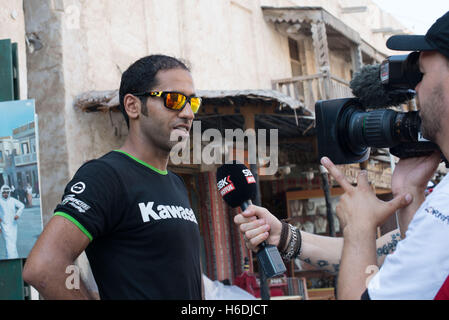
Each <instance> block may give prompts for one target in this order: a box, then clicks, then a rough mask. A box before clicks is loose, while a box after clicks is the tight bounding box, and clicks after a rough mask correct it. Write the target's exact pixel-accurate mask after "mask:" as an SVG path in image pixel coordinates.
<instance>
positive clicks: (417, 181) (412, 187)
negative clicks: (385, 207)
mask: <svg viewBox="0 0 449 320" xmlns="http://www.w3.org/2000/svg"><path fill="white" fill-rule="evenodd" d="M440 160H441V157H440V154H439V153H438V152H435V153H433V154H431V155H429V156H424V157H417V158H408V159H400V160H399V162H398V163H397V164H396V167H395V169H394V172H393V177H392V180H391V190H392V192H393V196H396V195H399V194H404V193H409V194H411V195H412V196H413V202H412V203H411V204H410V205H409V206H407V207H406V208H404V209H401V210H400V211H399V214H398V222H399V229H400V230H401V238H405V233H406V231H407V229H408V225H409V223H410V221H411V220H412V219H413V217H414V215H415V212H416V211H417V210H418V209H419V207H420V206H421V204H422V203H423V201H424V199H425V195H424V192H425V190H426V188H427V183H428V182H429V180H430V179H431V178H432V176H433V174H434V173H435V170H436V169H437V167H438V164H439V163H440Z"/></svg>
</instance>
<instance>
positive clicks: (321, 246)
mask: <svg viewBox="0 0 449 320" xmlns="http://www.w3.org/2000/svg"><path fill="white" fill-rule="evenodd" d="M256 217H257V218H258V219H257V220H256ZM234 222H235V223H236V224H237V225H238V226H239V228H240V231H241V232H242V233H243V234H244V235H245V238H246V246H247V247H248V248H249V249H251V250H255V249H256V247H257V245H258V244H260V243H261V242H262V241H265V240H266V241H267V242H268V243H269V244H272V245H275V246H278V245H279V240H280V234H281V222H280V221H279V220H278V219H277V218H276V217H275V216H274V215H272V214H271V213H270V212H269V211H268V210H267V209H265V208H262V207H258V206H254V205H252V206H250V207H248V209H247V210H245V211H244V212H243V213H241V214H238V215H236V216H235V218H234ZM289 238H290V234H289V237H288V238H287V243H288V241H289ZM301 238H302V241H301V250H300V255H299V257H298V258H299V259H300V260H302V261H304V262H306V263H308V264H310V265H312V266H313V267H315V268H317V269H320V270H324V271H328V272H330V273H332V274H337V273H338V271H339V269H340V262H341V253H342V250H343V238H335V237H325V236H320V235H316V234H312V233H308V232H305V231H301ZM399 239H400V235H399V229H397V230H393V231H391V232H389V233H387V234H385V235H383V236H382V237H380V238H379V239H377V240H376V251H377V265H378V266H380V265H382V263H383V261H384V259H385V257H386V255H387V254H389V253H391V252H393V251H394V249H395V248H396V244H397V242H398V241H399Z"/></svg>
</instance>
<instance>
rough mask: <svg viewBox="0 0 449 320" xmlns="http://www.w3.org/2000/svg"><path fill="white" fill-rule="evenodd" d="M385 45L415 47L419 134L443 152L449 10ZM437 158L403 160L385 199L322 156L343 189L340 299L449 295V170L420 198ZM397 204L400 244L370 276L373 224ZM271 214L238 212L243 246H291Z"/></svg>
mask: <svg viewBox="0 0 449 320" xmlns="http://www.w3.org/2000/svg"><path fill="white" fill-rule="evenodd" d="M387 46H388V47H389V48H390V49H393V50H403V51H418V52H420V57H419V68H420V71H421V72H422V73H423V78H422V80H421V81H420V82H419V83H418V85H417V86H416V88H415V90H416V92H417V102H418V103H419V107H420V117H421V120H422V124H421V130H422V133H423V136H424V137H425V138H426V139H428V140H430V141H433V142H435V143H436V144H437V145H438V146H439V148H440V150H441V151H442V153H443V155H444V156H445V157H446V158H448V156H449V140H448V135H449V127H448V126H447V125H446V126H445V125H444V124H445V122H448V123H449V12H448V13H446V14H445V15H444V16H442V17H441V18H440V19H438V20H437V21H436V22H435V23H434V24H433V25H432V27H431V28H430V29H429V31H428V32H427V34H426V35H425V36H416V35H400V36H393V37H391V38H390V39H389V40H388V41H387ZM439 162H440V155H439V154H437V153H434V154H432V155H430V156H425V157H419V158H409V159H401V160H400V161H399V163H398V164H397V165H396V168H395V170H394V173H393V178H392V192H393V195H394V199H393V200H391V201H389V202H384V201H381V200H379V199H378V198H377V197H376V195H375V193H374V191H373V190H372V188H371V186H370V184H369V182H368V179H367V175H366V172H362V173H361V174H359V176H358V180H357V186H356V187H354V186H352V185H351V184H350V183H349V182H348V181H347V180H346V177H345V176H344V175H343V174H342V173H341V172H340V171H339V170H338V169H337V167H336V166H335V165H334V164H333V163H332V161H331V160H329V159H328V158H326V157H324V158H323V159H321V163H322V165H323V166H325V167H326V168H327V169H328V171H329V173H330V174H331V175H332V176H333V177H334V178H335V179H336V181H337V182H338V183H339V184H340V185H341V186H342V188H343V189H344V190H345V194H344V195H343V196H342V197H341V199H340V202H339V204H338V206H337V215H338V217H339V219H340V224H341V227H342V230H343V235H344V242H343V249H342V251H341V265H340V270H339V278H338V298H339V299H360V298H362V299H384V300H385V299H449V251H448V250H447V244H448V243H449V186H448V183H449V177H445V178H444V179H443V180H442V181H441V182H440V183H439V185H438V186H437V187H436V188H435V189H434V191H433V192H432V193H431V194H430V195H429V196H428V197H427V198H425V189H426V186H427V182H428V181H429V180H430V178H431V177H432V175H433V174H434V172H435V170H436V168H437V166H438V163H439ZM398 209H399V212H398V218H399V227H400V230H401V234H402V239H403V240H401V241H400V242H399V243H398V245H397V249H396V251H395V253H394V254H392V255H388V256H387V257H386V259H385V261H384V263H383V265H382V268H381V269H380V270H379V272H377V273H376V274H375V275H374V276H372V274H371V273H368V272H367V270H372V269H369V267H370V266H372V265H377V261H376V227H377V226H379V225H381V224H382V223H383V222H384V221H385V220H386V219H387V218H388V217H389V216H391V215H392V214H394V213H395V212H396V210H398ZM254 216H258V217H259V218H263V220H262V222H264V223H266V224H268V226H267V225H266V224H263V225H260V222H256V221H255V220H254ZM271 217H273V216H272V215H268V214H267V212H265V211H264V210H263V209H262V208H258V207H254V206H253V207H250V208H248V209H247V210H246V212H244V213H242V214H241V215H238V216H236V218H235V222H236V223H237V224H239V225H240V229H241V231H242V232H244V233H245V238H246V239H247V246H248V247H250V248H253V247H254V245H255V244H257V243H259V242H261V241H263V240H265V239H267V238H268V237H269V238H271V239H269V240H268V242H270V241H271V242H272V243H275V244H278V243H279V242H281V244H280V246H281V247H280V250H281V251H283V250H284V251H285V250H289V245H288V244H289V243H290V242H291V240H290V239H292V237H291V234H292V232H289V233H288V234H289V236H288V238H287V240H285V235H284V237H282V231H281V227H280V222H279V221H278V220H277V219H275V218H274V219H272V218H271ZM268 230H271V231H270V234H267V232H266V231H268ZM292 231H293V230H292ZM297 235H298V232H297ZM296 238H299V239H297V240H296V242H298V243H300V245H299V247H300V248H301V247H303V248H304V250H305V249H306V247H310V246H312V245H313V243H312V242H311V241H312V240H313V239H312V238H309V237H308V235H307V234H305V233H304V232H301V233H299V237H298V236H297V237H296ZM379 240H380V239H378V240H377V241H379ZM334 241H337V240H334ZM285 243H287V246H286V245H285ZM328 243H329V242H328ZM296 247H298V246H296ZM334 248H335V249H336V251H335V252H334V254H333V255H334V256H335V255H336V256H337V259H338V254H339V252H340V251H338V248H337V247H334ZM300 250H302V249H298V250H297V251H295V252H296V253H298V252H299V256H301V255H302V254H303V253H304V252H302V253H301V251H300ZM329 254H331V253H330V251H329ZM368 277H369V278H368Z"/></svg>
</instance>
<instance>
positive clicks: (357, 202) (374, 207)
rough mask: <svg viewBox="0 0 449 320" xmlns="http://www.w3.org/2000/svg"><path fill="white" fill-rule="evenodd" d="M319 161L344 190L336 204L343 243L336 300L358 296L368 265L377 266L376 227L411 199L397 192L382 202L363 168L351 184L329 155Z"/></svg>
mask: <svg viewBox="0 0 449 320" xmlns="http://www.w3.org/2000/svg"><path fill="white" fill-rule="evenodd" d="M321 163H322V165H323V166H325V167H326V169H327V170H328V171H329V173H330V174H331V175H332V176H333V177H334V178H335V180H336V181H337V182H338V183H339V184H340V186H341V187H342V188H343V189H344V191H345V193H344V194H343V195H342V196H341V198H340V201H339V203H338V205H337V215H338V217H339V219H340V223H341V226H342V230H343V236H344V243H343V252H342V259H341V267H340V273H339V277H338V298H339V299H360V297H361V295H362V293H363V292H364V291H365V290H366V282H367V277H368V275H369V273H367V268H368V267H371V266H375V265H377V261H376V242H375V241H376V228H377V226H380V225H381V224H382V223H383V222H384V221H385V220H386V219H387V218H388V217H389V216H391V215H392V214H393V213H394V212H395V211H396V210H398V209H399V208H402V207H405V206H407V205H408V204H410V202H411V201H412V196H411V195H410V194H407V195H399V196H396V197H395V198H393V200H391V201H388V202H384V201H382V200H380V199H378V198H377V197H376V194H375V193H374V191H373V189H372V187H371V186H370V184H369V182H368V177H367V173H366V171H362V172H361V173H360V174H359V175H358V177H357V187H353V186H352V185H351V184H350V183H349V182H348V180H346V177H345V176H344V175H343V174H342V173H341V172H340V170H338V168H337V167H336V166H335V165H334V164H333V163H332V161H330V160H329V159H328V158H323V159H321Z"/></svg>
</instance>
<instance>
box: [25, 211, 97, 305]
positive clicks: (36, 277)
mask: <svg viewBox="0 0 449 320" xmlns="http://www.w3.org/2000/svg"><path fill="white" fill-rule="evenodd" d="M88 244H89V238H88V237H87V236H86V235H85V234H84V233H83V232H82V231H81V230H80V229H78V227H77V226H75V225H74V224H73V223H72V222H70V221H69V220H67V219H65V218H63V217H60V216H54V217H53V218H52V219H51V220H50V221H49V222H48V224H47V225H46V227H45V228H44V231H43V232H42V234H41V235H40V237H39V238H38V240H37V241H36V243H35V245H34V247H33V249H32V250H31V252H30V254H29V256H28V258H27V261H26V264H25V267H24V270H23V279H24V281H25V282H27V283H29V284H30V285H32V286H33V287H35V288H36V289H37V290H38V291H39V293H40V294H41V295H42V296H43V298H44V299H49V300H54V299H79V300H81V299H91V298H92V297H91V296H90V295H89V293H88V291H87V289H86V286H85V285H84V283H83V282H82V281H81V279H80V282H79V283H80V287H79V289H77V288H73V289H69V288H68V287H67V285H66V282H67V278H68V277H69V276H70V274H67V273H66V268H67V267H68V266H70V265H74V261H75V259H76V258H77V257H78V256H79V255H80V254H81V252H83V251H84V249H85V248H86V247H87V245H88ZM70 287H71V286H70Z"/></svg>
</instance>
